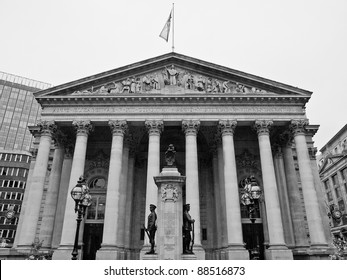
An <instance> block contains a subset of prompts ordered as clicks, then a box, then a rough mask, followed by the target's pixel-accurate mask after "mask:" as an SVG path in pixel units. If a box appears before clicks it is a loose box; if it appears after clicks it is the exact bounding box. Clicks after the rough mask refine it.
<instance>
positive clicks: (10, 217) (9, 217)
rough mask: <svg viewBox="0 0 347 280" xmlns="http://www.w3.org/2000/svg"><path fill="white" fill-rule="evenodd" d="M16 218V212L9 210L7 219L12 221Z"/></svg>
mask: <svg viewBox="0 0 347 280" xmlns="http://www.w3.org/2000/svg"><path fill="white" fill-rule="evenodd" d="M13 217H14V211H13V210H9V211H7V213H6V218H7V219H9V220H11V219H12V218H13Z"/></svg>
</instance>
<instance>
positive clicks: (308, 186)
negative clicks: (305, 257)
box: [291, 120, 327, 249]
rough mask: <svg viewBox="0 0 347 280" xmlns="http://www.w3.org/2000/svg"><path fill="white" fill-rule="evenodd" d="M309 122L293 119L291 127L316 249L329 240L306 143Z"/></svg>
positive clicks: (308, 218)
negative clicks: (325, 231) (325, 232)
mask: <svg viewBox="0 0 347 280" xmlns="http://www.w3.org/2000/svg"><path fill="white" fill-rule="evenodd" d="M307 124H308V123H307V121H305V120H293V121H292V123H291V129H292V131H293V135H294V142H295V147H296V152H297V157H298V164H299V172H300V178H301V185H302V191H303V195H304V202H305V209H306V215H307V223H308V228H309V231H310V239H311V248H313V249H314V248H321V247H326V246H327V241H326V238H325V234H324V227H323V222H322V217H321V214H320V210H319V204H318V198H317V193H316V190H315V186H314V177H313V174H312V170H311V162H310V157H309V154H308V148H307V144H306V137H305V126H306V125H307Z"/></svg>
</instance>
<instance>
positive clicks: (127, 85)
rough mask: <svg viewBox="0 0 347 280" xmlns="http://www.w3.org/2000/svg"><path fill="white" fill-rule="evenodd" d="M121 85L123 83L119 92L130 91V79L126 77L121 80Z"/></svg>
mask: <svg viewBox="0 0 347 280" xmlns="http://www.w3.org/2000/svg"><path fill="white" fill-rule="evenodd" d="M122 85H123V89H122V92H121V93H123V92H124V91H125V90H127V91H128V93H130V85H131V81H130V79H129V78H127V79H126V80H125V81H123V82H122Z"/></svg>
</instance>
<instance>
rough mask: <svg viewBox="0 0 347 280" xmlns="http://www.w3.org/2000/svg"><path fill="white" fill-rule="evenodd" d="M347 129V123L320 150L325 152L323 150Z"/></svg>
mask: <svg viewBox="0 0 347 280" xmlns="http://www.w3.org/2000/svg"><path fill="white" fill-rule="evenodd" d="M345 130H347V124H345V125H344V126H343V127H342V128H341V129H340V130H339V131H338V132H337V133H336V134H335V135H334V136H333V137H332V138H331V139H330V140H329V141H328V142H327V143H326V144H325V145H324V146H323V147H322V148H321V149H320V150H319V151H320V152H321V153H323V150H326V149H327V148H328V147H329V146H330V144H331V143H332V142H334V141H335V140H336V139H337V138H338V137H339V136H340V135H341V134H342V133H343V132H344V131H345Z"/></svg>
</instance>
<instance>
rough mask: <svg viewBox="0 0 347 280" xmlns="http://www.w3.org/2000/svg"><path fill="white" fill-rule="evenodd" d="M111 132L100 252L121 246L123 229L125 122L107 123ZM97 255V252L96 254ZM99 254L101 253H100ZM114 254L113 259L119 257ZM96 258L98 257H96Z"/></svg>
mask: <svg viewBox="0 0 347 280" xmlns="http://www.w3.org/2000/svg"><path fill="white" fill-rule="evenodd" d="M109 125H110V127H111V131H112V146H111V156H110V166H109V173H108V183H107V194H106V207H105V219H104V230H103V239H102V244H101V250H103V249H108V248H110V249H116V247H118V248H119V247H122V246H123V240H122V238H121V235H120V231H121V229H122V228H123V227H124V225H123V224H121V223H120V221H121V219H122V217H120V214H121V213H120V207H119V206H120V205H119V204H120V200H121V185H120V184H121V180H120V179H121V170H122V159H123V140H124V134H125V132H126V130H127V124H126V121H118V120H116V121H109ZM98 253H99V252H98ZM100 253H101V252H100ZM114 254H115V258H119V256H118V255H117V254H116V253H114ZM97 258H98V256H97Z"/></svg>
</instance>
